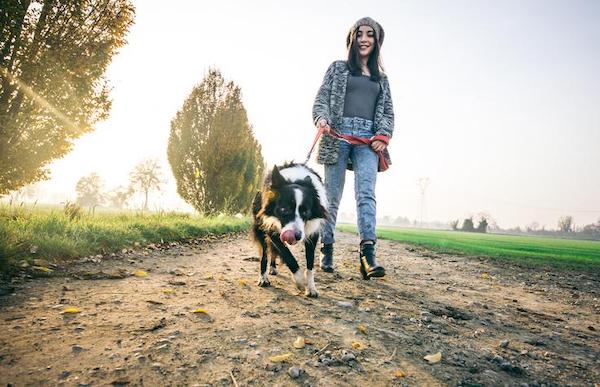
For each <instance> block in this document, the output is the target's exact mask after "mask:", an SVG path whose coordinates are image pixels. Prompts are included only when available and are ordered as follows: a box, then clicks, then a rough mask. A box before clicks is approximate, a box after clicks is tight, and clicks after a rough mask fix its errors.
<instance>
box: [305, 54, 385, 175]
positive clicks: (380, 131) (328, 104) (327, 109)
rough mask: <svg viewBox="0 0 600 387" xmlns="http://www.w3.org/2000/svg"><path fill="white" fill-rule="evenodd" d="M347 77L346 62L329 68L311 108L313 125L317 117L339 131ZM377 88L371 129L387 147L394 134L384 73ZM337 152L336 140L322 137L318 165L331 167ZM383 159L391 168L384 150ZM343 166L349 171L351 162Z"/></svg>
mask: <svg viewBox="0 0 600 387" xmlns="http://www.w3.org/2000/svg"><path fill="white" fill-rule="evenodd" d="M349 74H350V70H349V69H348V65H347V64H346V61H343V60H338V61H335V62H333V63H332V64H331V65H330V66H329V68H328V69H327V72H326V73H325V77H324V78H323V83H322V84H321V87H320V88H319V91H318V93H317V96H316V98H315V103H314V105H313V114H312V115H313V122H314V123H315V125H316V124H317V122H318V121H319V120H320V119H321V118H324V119H325V120H327V123H328V124H329V126H331V128H332V129H334V130H339V129H340V128H341V123H342V116H343V113H344V101H345V99H346V85H347V83H348V75H349ZM379 85H380V87H381V91H380V93H379V96H378V97H377V103H376V105H375V116H374V119H373V128H374V129H375V138H374V139H377V140H381V141H383V142H385V143H386V144H388V143H389V140H390V138H391V137H392V134H393V133H394V106H393V104H392V95H391V92H390V84H389V82H388V78H387V76H386V75H385V74H384V73H381V77H380V80H379ZM339 149H340V140H338V139H337V138H335V137H332V136H330V135H328V134H324V135H323V136H322V137H321V141H320V143H319V153H318V156H317V162H318V163H319V164H335V163H336V162H337V159H338V153H339ZM384 157H385V159H386V161H387V162H388V164H389V165H391V163H392V162H391V159H390V154H389V152H388V150H387V148H386V149H385V150H384ZM347 167H348V169H350V170H352V169H353V168H352V161H351V160H348V166H347Z"/></svg>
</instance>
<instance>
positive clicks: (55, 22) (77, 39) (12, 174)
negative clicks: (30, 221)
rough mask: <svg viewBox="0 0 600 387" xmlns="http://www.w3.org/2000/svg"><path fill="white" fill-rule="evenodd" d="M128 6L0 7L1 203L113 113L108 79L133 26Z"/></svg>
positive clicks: (83, 0) (105, 0)
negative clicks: (116, 54)
mask: <svg viewBox="0 0 600 387" xmlns="http://www.w3.org/2000/svg"><path fill="white" fill-rule="evenodd" d="M133 17H134V8H133V5H132V4H131V2H130V0H6V1H2V6H1V7H0V195H3V194H6V193H8V192H10V191H13V190H16V189H19V188H20V187H22V186H24V185H27V184H30V183H32V182H36V181H39V180H43V179H46V178H47V177H48V170H47V168H46V166H47V165H48V163H50V162H51V161H52V160H54V159H57V158H60V157H62V156H64V155H65V154H66V153H67V152H69V151H70V150H71V148H72V145H73V140H74V139H76V138H78V137H80V136H81V135H82V134H84V133H87V132H90V131H92V130H93V125H94V124H95V123H96V122H98V121H100V120H102V119H105V118H106V117H107V115H108V112H109V110H110V106H111V102H110V100H109V87H108V85H107V82H106V79H105V78H104V73H105V71H106V68H107V66H108V65H109V63H110V61H111V59H112V57H113V55H114V54H115V53H116V51H117V49H118V48H120V47H122V46H123V45H124V44H125V35H126V33H127V31H128V29H129V27H130V26H131V24H132V23H133Z"/></svg>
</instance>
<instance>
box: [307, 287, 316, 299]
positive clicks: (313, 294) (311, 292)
mask: <svg viewBox="0 0 600 387" xmlns="http://www.w3.org/2000/svg"><path fill="white" fill-rule="evenodd" d="M304 294H305V295H306V297H310V298H317V297H319V292H317V289H315V288H312V289H309V288H306V291H305V292H304Z"/></svg>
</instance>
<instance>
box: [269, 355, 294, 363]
mask: <svg viewBox="0 0 600 387" xmlns="http://www.w3.org/2000/svg"><path fill="white" fill-rule="evenodd" d="M291 357H292V354H291V353H284V354H283V355H277V356H271V357H270V358H269V360H270V361H272V362H273V363H283V362H286V361H288V360H289V359H290V358H291Z"/></svg>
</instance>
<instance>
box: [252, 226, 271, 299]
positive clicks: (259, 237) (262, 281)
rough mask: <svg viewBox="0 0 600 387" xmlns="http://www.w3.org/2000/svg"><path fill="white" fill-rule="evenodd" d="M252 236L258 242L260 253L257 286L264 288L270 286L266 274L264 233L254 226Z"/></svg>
mask: <svg viewBox="0 0 600 387" xmlns="http://www.w3.org/2000/svg"><path fill="white" fill-rule="evenodd" d="M254 236H255V238H256V241H257V242H258V246H259V252H260V255H261V256H260V276H259V277H258V286H260V287H262V288H266V287H269V286H271V282H269V275H268V274H267V251H268V249H267V241H266V235H265V233H264V232H263V231H262V230H261V229H259V228H258V227H256V226H255V228H254Z"/></svg>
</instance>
